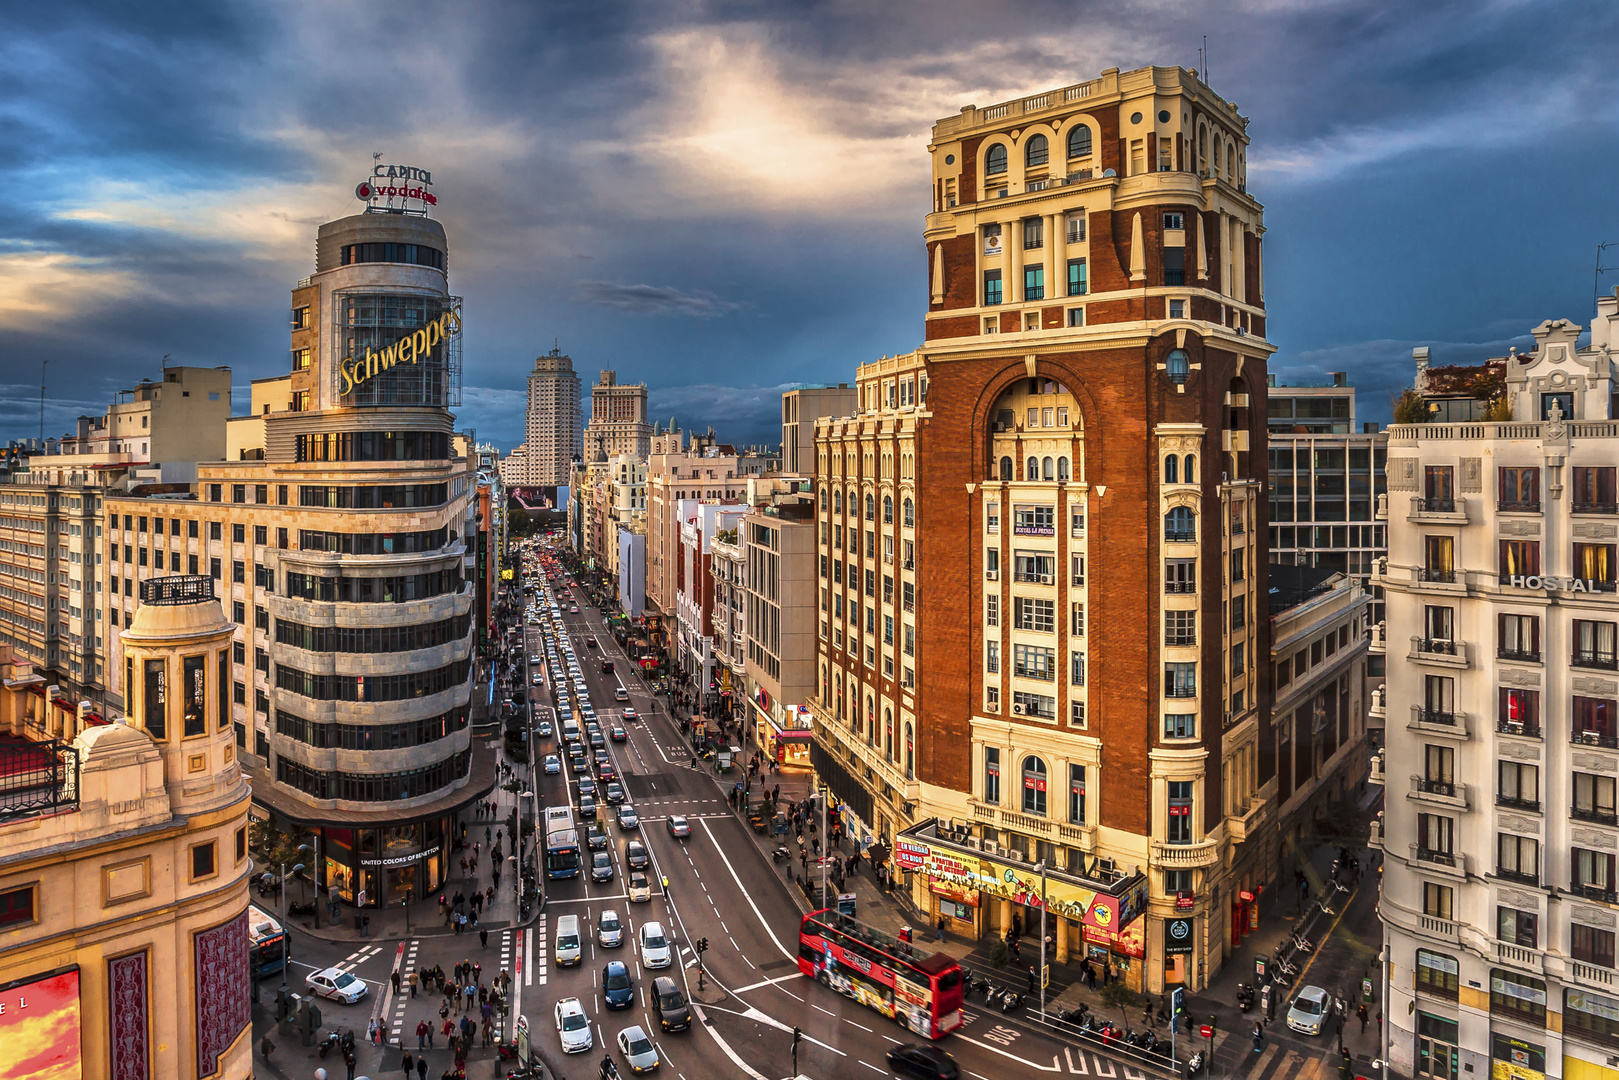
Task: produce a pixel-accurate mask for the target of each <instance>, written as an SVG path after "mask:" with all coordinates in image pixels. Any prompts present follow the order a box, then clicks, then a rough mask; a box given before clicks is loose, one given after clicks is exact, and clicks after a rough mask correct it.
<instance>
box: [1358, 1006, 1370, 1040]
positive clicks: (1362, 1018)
mask: <svg viewBox="0 0 1619 1080" xmlns="http://www.w3.org/2000/svg"><path fill="white" fill-rule="evenodd" d="M1355 1016H1356V1017H1358V1018H1359V1019H1360V1033H1361V1034H1362V1035H1364V1034H1366V1021H1367V1020H1368V1019H1370V1017H1368V1016H1367V1014H1366V1003H1365V1002H1364V1001H1363V1002H1361V1003H1360V1004H1359V1005H1357V1006H1355Z"/></svg>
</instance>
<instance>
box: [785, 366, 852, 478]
mask: <svg viewBox="0 0 1619 1080" xmlns="http://www.w3.org/2000/svg"><path fill="white" fill-rule="evenodd" d="M854 410H855V392H854V388H853V387H851V386H850V385H849V384H848V383H839V384H838V385H836V386H806V387H801V388H800V389H797V390H788V391H786V392H785V393H783V394H782V395H781V471H782V472H784V473H787V474H788V475H789V476H813V475H814V473H815V421H817V420H819V419H820V418H821V417H823V416H848V415H850V414H852V413H853V412H854Z"/></svg>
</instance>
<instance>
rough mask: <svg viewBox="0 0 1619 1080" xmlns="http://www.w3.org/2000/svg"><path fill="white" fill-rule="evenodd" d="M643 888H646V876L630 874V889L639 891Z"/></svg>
mask: <svg viewBox="0 0 1619 1080" xmlns="http://www.w3.org/2000/svg"><path fill="white" fill-rule="evenodd" d="M645 886H646V875H645V874H631V875H630V888H632V889H640V888H644V887H645Z"/></svg>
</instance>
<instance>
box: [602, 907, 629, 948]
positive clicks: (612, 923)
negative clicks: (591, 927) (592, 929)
mask: <svg viewBox="0 0 1619 1080" xmlns="http://www.w3.org/2000/svg"><path fill="white" fill-rule="evenodd" d="M596 941H597V942H598V943H599V944H600V945H601V947H602V948H604V949H616V948H618V947H619V946H620V945H622V944H624V926H623V924H622V923H620V922H619V921H618V912H616V911H604V912H602V913H601V914H600V915H598V916H597V917H596Z"/></svg>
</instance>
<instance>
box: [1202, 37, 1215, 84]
mask: <svg viewBox="0 0 1619 1080" xmlns="http://www.w3.org/2000/svg"><path fill="white" fill-rule="evenodd" d="M1203 85H1204V86H1207V87H1210V88H1211V89H1212V88H1213V86H1214V84H1213V83H1211V82H1209V35H1207V34H1204V35H1203Z"/></svg>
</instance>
